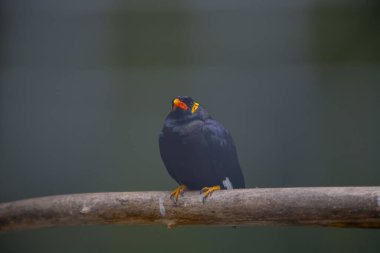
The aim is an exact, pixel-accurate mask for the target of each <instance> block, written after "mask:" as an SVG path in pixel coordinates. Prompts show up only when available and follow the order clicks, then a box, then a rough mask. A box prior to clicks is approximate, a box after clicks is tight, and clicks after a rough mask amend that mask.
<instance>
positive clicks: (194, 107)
mask: <svg viewBox="0 0 380 253" xmlns="http://www.w3.org/2000/svg"><path fill="white" fill-rule="evenodd" d="M198 107H199V104H198V103H197V102H194V105H193V107H191V113H194V112H195V111H196V110H197V109H198Z"/></svg>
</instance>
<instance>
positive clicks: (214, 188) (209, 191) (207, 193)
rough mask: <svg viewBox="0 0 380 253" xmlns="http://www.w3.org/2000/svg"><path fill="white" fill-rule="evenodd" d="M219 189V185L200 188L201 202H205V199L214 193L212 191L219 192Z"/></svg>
mask: <svg viewBox="0 0 380 253" xmlns="http://www.w3.org/2000/svg"><path fill="white" fill-rule="evenodd" d="M220 189H221V188H220V186H219V185H215V186H211V187H204V188H202V190H201V194H203V196H202V202H205V199H206V198H207V197H209V196H211V194H212V193H213V192H214V191H219V190H220Z"/></svg>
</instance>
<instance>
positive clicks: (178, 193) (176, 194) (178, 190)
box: [170, 184, 187, 203]
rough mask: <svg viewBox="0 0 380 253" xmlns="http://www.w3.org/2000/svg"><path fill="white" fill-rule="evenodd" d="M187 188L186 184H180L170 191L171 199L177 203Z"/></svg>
mask: <svg viewBox="0 0 380 253" xmlns="http://www.w3.org/2000/svg"><path fill="white" fill-rule="evenodd" d="M186 189H187V186H186V185H183V184H182V185H180V186H178V187H177V188H176V189H175V190H174V191H172V192H171V193H170V199H171V200H173V201H174V203H177V201H178V198H179V196H183V192H184V191H185V190H186Z"/></svg>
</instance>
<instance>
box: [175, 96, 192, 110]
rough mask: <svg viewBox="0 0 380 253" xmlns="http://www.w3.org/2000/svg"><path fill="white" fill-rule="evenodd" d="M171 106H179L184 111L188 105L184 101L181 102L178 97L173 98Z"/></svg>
mask: <svg viewBox="0 0 380 253" xmlns="http://www.w3.org/2000/svg"><path fill="white" fill-rule="evenodd" d="M173 107H174V108H177V107H179V108H181V109H182V110H184V111H186V110H187V109H189V107H188V106H187V105H186V104H185V103H184V102H182V101H181V100H179V99H178V98H176V99H174V101H173ZM174 108H173V109H174Z"/></svg>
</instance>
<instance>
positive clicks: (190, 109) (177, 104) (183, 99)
mask: <svg viewBox="0 0 380 253" xmlns="http://www.w3.org/2000/svg"><path fill="white" fill-rule="evenodd" d="M198 108H199V104H198V103H197V102H195V101H194V99H192V98H191V97H188V96H179V97H176V98H174V99H173V101H172V112H175V113H177V114H183V115H186V114H188V115H190V114H194V113H195V112H196V111H197V110H198Z"/></svg>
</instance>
